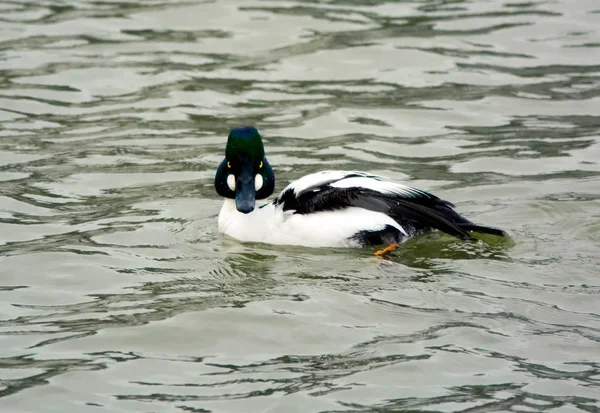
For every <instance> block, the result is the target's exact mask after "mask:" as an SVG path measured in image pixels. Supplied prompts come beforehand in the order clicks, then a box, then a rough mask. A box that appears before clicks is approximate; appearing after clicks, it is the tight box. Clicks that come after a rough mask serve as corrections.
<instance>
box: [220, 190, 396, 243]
mask: <svg viewBox="0 0 600 413" xmlns="http://www.w3.org/2000/svg"><path fill="white" fill-rule="evenodd" d="M386 225H390V226H392V227H395V228H397V229H398V230H400V231H401V232H402V233H404V234H405V235H406V232H405V231H404V229H403V228H402V227H401V226H400V225H399V224H398V223H397V222H396V221H394V220H393V219H392V218H390V217H388V216H387V215H385V214H383V213H380V212H374V211H369V210H366V209H362V208H354V207H353V208H346V209H343V210H338V211H323V212H316V213H313V214H305V215H302V214H288V213H284V211H283V208H282V206H275V205H273V204H272V203H271V204H267V205H265V206H263V207H262V208H256V209H255V210H254V211H252V212H250V213H249V214H242V213H240V212H238V211H237V209H236V208H235V201H234V200H232V199H226V200H225V203H224V204H223V208H221V213H220V214H219V231H221V232H222V233H224V234H226V235H229V236H230V237H233V238H236V239H238V240H240V241H246V242H264V243H268V244H278V245H302V246H307V247H358V246H360V245H359V244H358V242H356V241H353V240H352V239H351V237H352V236H353V235H355V234H356V233H357V232H360V231H378V230H381V229H383V228H384V227H385V226H386Z"/></svg>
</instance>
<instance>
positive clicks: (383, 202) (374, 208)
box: [214, 126, 506, 255]
mask: <svg viewBox="0 0 600 413" xmlns="http://www.w3.org/2000/svg"><path fill="white" fill-rule="evenodd" d="M214 186H215V190H216V192H217V194H219V195H220V196H221V197H223V198H224V203H223V206H222V208H221V211H220V213H219V218H218V226H219V232H221V233H223V234H225V235H227V236H229V237H231V238H235V239H237V240H239V241H242V242H258V243H266V244H272V245H294V246H304V247H315V248H320V247H335V248H337V247H356V248H361V247H370V246H382V247H384V248H382V249H379V250H377V251H376V252H375V254H376V255H384V254H387V253H389V252H390V251H393V250H395V249H397V248H398V247H399V246H400V244H401V243H402V242H404V241H406V240H407V239H409V238H411V237H414V236H416V235H419V234H425V233H428V232H432V231H436V230H437V231H441V232H444V233H446V234H449V235H451V236H453V237H456V238H459V239H462V240H468V241H472V240H475V239H476V238H475V237H473V235H472V233H474V232H477V233H484V234H491V235H494V236H499V237H505V236H506V233H505V232H504V231H503V230H501V229H499V228H495V227H489V226H483V225H477V224H474V223H473V222H471V221H469V220H468V219H466V218H465V217H463V216H462V215H460V214H459V213H458V212H456V211H455V209H454V208H455V206H454V205H453V204H452V203H450V202H448V201H445V200H442V199H440V198H438V197H437V196H435V195H433V194H431V193H429V192H426V191H423V190H420V189H417V188H413V187H410V186H407V185H403V184H400V183H396V182H393V181H390V180H388V179H387V178H385V177H382V176H379V175H375V174H371V173H367V172H361V171H340V170H326V171H321V172H316V173H312V174H309V175H306V176H303V177H301V178H300V179H298V180H296V181H293V182H291V183H290V184H289V185H288V186H286V187H285V188H284V189H283V191H281V192H280V193H279V195H278V196H277V197H276V198H275V199H274V200H273V201H271V202H267V203H265V204H263V205H260V206H259V207H257V206H256V201H257V200H263V199H267V198H268V197H270V196H271V195H272V194H273V192H274V189H275V174H274V173H273V168H272V167H271V165H270V164H269V162H268V160H267V158H266V156H265V149H264V144H263V141H262V137H261V135H260V133H259V132H258V130H257V129H256V128H255V127H253V126H245V127H240V128H234V129H231V131H230V133H229V136H228V138H227V144H226V147H225V159H224V160H223V161H222V162H221V163H220V165H219V166H218V168H217V171H216V174H215V182H214Z"/></svg>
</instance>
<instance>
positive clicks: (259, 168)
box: [258, 161, 263, 169]
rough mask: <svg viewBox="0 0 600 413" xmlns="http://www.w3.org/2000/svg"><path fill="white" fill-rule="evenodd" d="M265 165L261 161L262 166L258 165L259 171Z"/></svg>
mask: <svg viewBox="0 0 600 413" xmlns="http://www.w3.org/2000/svg"><path fill="white" fill-rule="evenodd" d="M262 166H263V163H262V161H260V165H258V169H262Z"/></svg>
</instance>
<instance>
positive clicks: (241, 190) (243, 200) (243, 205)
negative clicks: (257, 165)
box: [235, 170, 256, 214]
mask: <svg viewBox="0 0 600 413" xmlns="http://www.w3.org/2000/svg"><path fill="white" fill-rule="evenodd" d="M255 204H256V189H255V188H254V176H253V175H252V172H251V171H244V170H242V172H241V173H240V175H239V176H238V177H237V179H236V184H235V207H236V208H237V210H238V211H240V212H242V213H244V214H248V213H250V212H252V211H254V206H255Z"/></svg>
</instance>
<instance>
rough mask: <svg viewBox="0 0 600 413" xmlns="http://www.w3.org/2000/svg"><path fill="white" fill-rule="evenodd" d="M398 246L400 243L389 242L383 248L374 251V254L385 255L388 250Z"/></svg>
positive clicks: (395, 248) (390, 250)
mask: <svg viewBox="0 0 600 413" xmlns="http://www.w3.org/2000/svg"><path fill="white" fill-rule="evenodd" d="M399 246H400V244H390V245H388V246H387V247H385V248H384V249H381V250H378V251H375V255H377V256H378V257H383V256H384V255H387V254H389V253H390V252H392V251H394V250H397V249H398V247H399Z"/></svg>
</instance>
